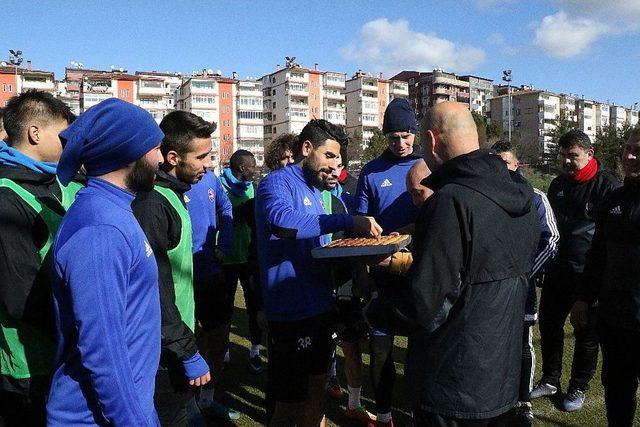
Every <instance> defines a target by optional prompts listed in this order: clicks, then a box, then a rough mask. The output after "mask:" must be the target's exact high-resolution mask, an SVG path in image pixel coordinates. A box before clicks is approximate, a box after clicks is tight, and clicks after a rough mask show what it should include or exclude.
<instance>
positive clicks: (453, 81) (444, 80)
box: [433, 74, 469, 87]
mask: <svg viewBox="0 0 640 427" xmlns="http://www.w3.org/2000/svg"><path fill="white" fill-rule="evenodd" d="M433 84H436V85H450V86H460V87H469V82H466V81H464V80H458V79H457V78H455V77H453V76H447V75H442V74H440V75H438V74H434V76H433Z"/></svg>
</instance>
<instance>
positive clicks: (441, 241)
mask: <svg viewBox="0 0 640 427" xmlns="http://www.w3.org/2000/svg"><path fill="white" fill-rule="evenodd" d="M423 132H425V133H424V134H423V135H424V138H423V141H425V145H426V146H425V162H426V164H427V166H428V168H429V169H430V170H431V175H430V176H429V177H428V178H426V179H425V180H424V181H423V185H424V186H426V187H428V188H430V189H432V190H433V191H434V194H433V195H432V196H431V197H430V199H429V201H428V202H427V203H426V204H425V205H424V206H423V208H422V209H421V210H420V215H419V216H418V219H417V221H416V232H415V234H414V237H415V240H414V244H413V255H414V261H413V265H412V267H411V270H410V271H409V275H408V277H407V278H408V282H407V283H401V284H399V285H398V286H396V289H395V292H394V293H393V294H387V295H385V296H384V299H383V300H381V301H375V300H374V302H375V304H374V302H372V304H371V306H370V309H369V310H368V311H367V317H368V318H369V319H370V320H371V321H372V322H373V323H374V325H375V323H376V322H382V323H383V324H384V323H385V322H387V324H390V325H391V326H387V327H389V328H391V329H400V326H402V327H403V328H404V329H405V330H407V331H408V332H409V346H408V351H407V370H406V375H407V377H408V378H409V382H410V385H411V395H412V397H413V408H414V409H413V410H414V421H415V424H416V425H420V426H431V425H437V426H467V425H468V426H488V425H504V426H507V425H511V424H510V414H509V411H510V410H511V408H513V407H514V406H515V405H516V402H517V401H518V386H519V379H520V377H519V373H520V363H521V348H522V329H523V323H522V319H523V317H524V304H525V299H526V294H527V287H528V277H529V273H530V271H531V266H532V264H533V255H534V253H535V249H536V245H537V242H538V236H539V235H540V228H539V223H538V219H537V215H536V212H535V209H532V198H533V189H532V188H531V186H530V185H529V184H527V183H526V182H525V181H523V180H522V178H520V176H519V175H516V174H512V173H510V172H509V171H508V170H507V168H505V167H504V163H503V162H502V160H501V159H500V157H498V156H496V155H494V154H492V153H491V152H489V151H487V150H480V149H479V144H478V134H477V130H476V125H475V123H474V121H473V117H472V116H471V113H470V112H469V109H468V107H467V106H465V105H464V104H461V103H455V102H443V103H440V104H438V105H436V106H434V107H432V108H431V110H430V112H429V115H428V117H427V120H426V122H425V123H424V125H423ZM496 230H500V232H499V233H496Z"/></svg>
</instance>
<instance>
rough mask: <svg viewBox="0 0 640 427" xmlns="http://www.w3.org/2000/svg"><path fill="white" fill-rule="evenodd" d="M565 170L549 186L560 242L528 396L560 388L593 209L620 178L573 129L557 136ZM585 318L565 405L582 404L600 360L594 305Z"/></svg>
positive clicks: (545, 287)
mask: <svg viewBox="0 0 640 427" xmlns="http://www.w3.org/2000/svg"><path fill="white" fill-rule="evenodd" d="M558 145H559V149H560V159H561V161H562V169H563V173H562V174H561V175H560V176H558V177H557V178H555V179H554V180H553V181H552V182H551V185H550V186H549V191H548V197H549V202H550V203H551V207H552V208H553V213H554V214H555V217H556V220H557V222H558V229H559V231H560V248H559V250H558V254H557V255H556V257H555V258H554V259H553V261H551V262H550V263H549V265H548V267H547V270H546V276H545V280H544V282H543V284H542V292H541V294H540V344H541V350H542V378H541V380H540V382H539V383H538V384H537V386H536V387H535V388H534V389H533V391H532V392H531V398H536V397H541V396H553V395H555V394H557V393H558V392H559V391H560V376H561V374H562V355H563V350H564V347H563V345H564V337H565V335H564V324H565V322H566V320H567V316H568V315H569V311H570V310H571V307H572V306H573V303H574V302H575V301H576V290H577V288H578V287H579V285H580V283H581V282H582V280H583V270H584V264H585V256H586V253H587V251H588V250H589V248H590V247H591V239H592V238H593V233H594V229H595V216H594V215H595V213H596V212H597V209H599V207H600V205H601V204H602V201H603V200H604V198H605V197H606V196H607V195H608V194H609V193H610V192H611V191H612V190H614V189H615V188H617V187H618V186H619V185H620V183H619V181H618V179H617V178H616V177H615V176H614V175H613V174H612V173H611V172H609V171H607V170H605V169H604V168H603V167H602V166H601V165H600V164H599V163H598V161H597V160H596V158H595V157H594V156H593V148H592V146H591V140H590V139H589V137H588V136H587V135H586V134H585V133H584V132H582V131H580V130H572V131H569V132H568V133H567V134H565V135H564V136H562V138H560V140H559V142H558ZM589 314H590V315H589V317H590V321H589V324H588V325H587V326H586V327H584V328H581V329H579V330H577V331H576V333H575V346H574V352H573V363H572V366H571V380H570V382H569V390H568V392H567V394H566V396H565V399H564V401H563V409H564V410H565V411H577V410H579V409H580V408H582V405H583V404H584V399H585V393H586V391H587V389H588V388H589V381H591V378H593V375H594V373H595V370H596V365H597V362H598V337H597V330H596V319H595V310H591V311H590V313H589Z"/></svg>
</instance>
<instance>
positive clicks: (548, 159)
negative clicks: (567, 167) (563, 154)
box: [542, 111, 578, 165]
mask: <svg viewBox="0 0 640 427" xmlns="http://www.w3.org/2000/svg"><path fill="white" fill-rule="evenodd" d="M545 123H550V124H552V125H554V127H553V129H550V130H548V131H547V132H545V136H549V137H551V141H550V142H549V145H548V146H549V152H548V153H542V157H543V159H544V162H545V163H547V164H548V165H549V164H552V165H553V164H555V163H557V161H558V147H559V146H558V143H559V142H560V138H562V137H563V136H564V135H565V134H566V133H567V132H569V131H570V130H573V129H575V128H576V127H577V125H578V124H577V123H576V122H574V121H571V120H568V119H567V118H566V117H565V115H564V111H560V115H558V116H556V118H555V119H552V120H547V119H545Z"/></svg>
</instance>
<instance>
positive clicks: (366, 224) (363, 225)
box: [352, 216, 382, 237]
mask: <svg viewBox="0 0 640 427" xmlns="http://www.w3.org/2000/svg"><path fill="white" fill-rule="evenodd" d="M352 231H353V233H354V234H355V235H357V236H364V237H380V235H382V227H380V225H379V224H378V223H377V222H376V220H375V219H373V217H370V216H354V217H353V230H352Z"/></svg>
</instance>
